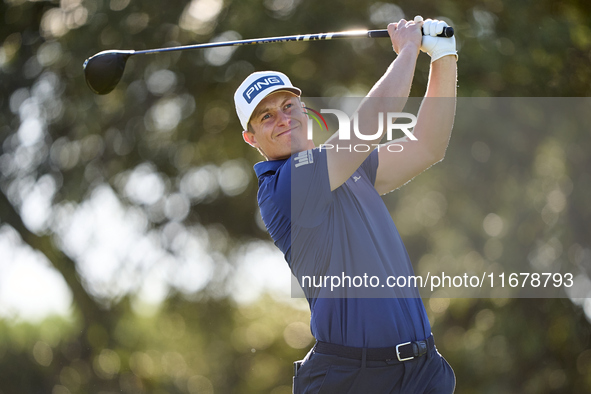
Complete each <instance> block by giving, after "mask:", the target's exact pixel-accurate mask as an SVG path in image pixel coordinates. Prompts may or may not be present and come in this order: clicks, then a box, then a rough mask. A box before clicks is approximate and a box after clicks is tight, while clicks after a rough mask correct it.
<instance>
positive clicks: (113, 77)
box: [83, 27, 454, 94]
mask: <svg viewBox="0 0 591 394" xmlns="http://www.w3.org/2000/svg"><path fill="white" fill-rule="evenodd" d="M453 35H454V29H453V27H445V28H444V30H443V32H442V33H441V34H439V37H452V36H453ZM358 37H366V38H378V37H389V35H388V30H386V29H384V30H361V31H344V32H335V33H319V34H300V35H294V36H283V37H268V38H255V39H249V40H237V41H221V42H210V43H206V44H195V45H184V46H176V47H169V48H157V49H146V50H141V51H134V50H111V51H103V52H99V53H97V54H96V55H94V56H92V57H90V58H88V59H86V61H85V62H84V66H83V68H84V77H85V79H86V83H87V84H88V87H90V90H92V91H93V92H94V93H96V94H107V93H110V92H111V91H112V90H113V89H115V86H117V84H118V83H119V81H120V80H121V76H122V75H123V71H124V70H125V63H126V62H127V59H128V58H129V57H130V56H132V55H145V54H149V53H159V52H172V51H184V50H187V49H203V48H216V47H225V46H237V45H249V44H267V43H272V42H286V41H320V40H334V39H337V38H358Z"/></svg>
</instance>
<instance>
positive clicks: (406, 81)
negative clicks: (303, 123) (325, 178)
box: [326, 19, 422, 190]
mask: <svg viewBox="0 0 591 394" xmlns="http://www.w3.org/2000/svg"><path fill="white" fill-rule="evenodd" d="M420 26H421V23H419V24H415V23H414V22H407V21H405V20H404V19H402V20H401V21H400V22H398V23H391V24H390V25H388V32H389V33H390V39H391V41H392V46H393V49H394V51H395V52H396V53H397V54H398V56H397V57H396V59H395V60H394V62H393V63H392V64H391V65H390V67H388V70H387V71H386V72H385V74H384V75H383V76H382V78H380V80H379V81H378V82H377V83H376V84H375V85H374V87H373V88H372V89H371V91H370V92H369V94H368V95H367V97H366V99H364V101H363V102H362V103H361V105H360V106H359V109H358V110H357V116H358V119H359V122H358V124H359V127H360V132H361V133H362V134H364V135H371V134H375V133H376V130H378V117H377V115H378V113H379V112H384V113H386V112H399V111H401V110H402V109H403V108H404V105H405V104H406V100H407V98H408V95H409V93H410V86H411V83H412V79H413V76H414V72H415V66H416V61H417V56H418V54H419V48H420V45H421V37H422V35H421V31H420ZM380 97H390V98H397V99H394V100H393V99H390V100H379V98H380ZM386 102H387V103H388V104H389V105H388V106H387V108H386ZM351 128H353V124H351ZM383 129H384V130H385V129H386V127H385V126H384V128H383ZM384 130H383V131H384ZM382 136H383V133H382V134H381V135H379V137H377V136H376V138H374V139H373V140H362V139H359V138H358V137H357V136H356V135H355V133H353V132H352V133H351V139H350V140H346V141H340V140H339V136H338V133H335V134H334V135H333V136H332V137H330V138H329V139H328V141H326V144H329V145H332V146H333V147H334V148H333V149H329V150H327V153H326V155H327V165H328V175H329V179H330V189H331V190H335V189H336V188H338V187H339V186H341V185H342V184H343V183H344V182H345V181H346V180H347V179H349V177H350V176H351V175H352V174H353V173H354V172H355V171H356V170H357V168H359V166H360V165H361V164H362V163H363V161H364V160H365V159H366V158H367V156H369V154H370V153H371V150H370V151H368V152H355V150H354V149H351V148H350V147H354V146H355V145H358V144H364V145H369V146H374V147H375V146H377V144H379V143H380V141H381V139H382Z"/></svg>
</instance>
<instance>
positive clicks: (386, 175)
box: [375, 55, 457, 194]
mask: <svg viewBox="0 0 591 394" xmlns="http://www.w3.org/2000/svg"><path fill="white" fill-rule="evenodd" d="M456 81H457V65H456V56H454V55H451V56H444V57H442V58H440V59H438V60H435V61H434V62H432V63H431V70H430V74H429V83H428V85H427V93H426V95H425V99H424V100H423V102H422V104H421V108H420V110H419V113H418V116H417V124H416V126H415V127H414V133H413V134H414V135H415V137H416V138H417V141H409V140H407V139H406V138H401V139H399V140H394V141H391V142H389V143H388V144H398V145H401V146H402V147H403V150H402V151H401V152H390V151H388V149H387V146H386V145H387V144H384V145H382V146H381V147H380V150H379V153H378V155H379V156H378V157H379V165H378V170H377V175H376V182H375V188H376V190H377V191H378V193H380V194H385V193H388V192H390V191H392V190H394V189H397V188H398V187H400V186H402V185H404V184H405V183H407V182H408V181H410V180H411V179H412V178H414V177H415V176H417V175H418V174H420V173H421V172H423V171H424V170H426V169H427V168H429V167H430V166H432V165H433V164H435V163H437V162H439V161H441V160H443V157H444V156H445V151H446V149H447V145H448V143H449V138H450V135H451V130H452V127H453V120H454V116H455V108H456V84H457V82H456ZM398 150H399V149H398Z"/></svg>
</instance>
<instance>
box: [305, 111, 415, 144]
mask: <svg viewBox="0 0 591 394" xmlns="http://www.w3.org/2000/svg"><path fill="white" fill-rule="evenodd" d="M304 109H306V110H307V112H306V115H308V139H309V140H312V139H313V133H314V132H313V129H314V122H316V124H317V125H318V126H319V127H320V130H322V129H325V130H327V131H328V124H327V122H326V119H324V116H322V114H332V115H335V116H336V117H337V120H338V122H339V128H338V131H337V132H338V136H339V141H349V140H351V124H353V133H354V134H355V136H356V137H357V138H358V139H360V140H363V141H372V140H375V139H376V138H379V137H380V136H381V135H382V134H383V132H384V123H385V124H386V139H387V140H388V141H392V140H393V139H394V137H393V132H394V130H401V131H402V132H403V133H404V134H405V136H406V137H408V139H410V140H412V141H417V140H418V139H417V137H415V135H414V134H413V132H412V131H411V129H413V128H414V127H415V126H416V124H417V117H416V116H415V115H413V114H411V113H407V112H387V113H386V114H384V113H383V112H379V113H378V114H377V116H378V130H377V131H376V132H375V133H374V134H362V133H361V132H360V131H359V116H358V114H357V112H355V114H354V115H353V119H351V118H350V117H349V115H347V114H346V113H345V112H343V111H340V110H338V109H321V110H320V112H318V111H315V110H313V109H312V108H308V107H304ZM397 119H409V120H410V122H408V123H396V120H397ZM323 126H324V127H323ZM371 145H373V146H374V147H378V149H379V146H380V145H378V144H371ZM386 146H387V149H388V151H389V152H402V150H403V146H402V145H400V144H387V145H386ZM319 148H320V150H322V149H336V150H337V151H339V150H348V151H351V150H354V151H355V152H368V151H369V150H371V149H372V147H371V146H370V145H368V144H355V145H349V146H342V145H338V146H334V145H332V144H320V146H319Z"/></svg>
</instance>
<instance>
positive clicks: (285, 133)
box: [275, 129, 292, 138]
mask: <svg viewBox="0 0 591 394" xmlns="http://www.w3.org/2000/svg"><path fill="white" fill-rule="evenodd" d="M291 130H292V129H289V130H285V131H282V132H281V133H279V134H277V135H276V136H275V138H277V137H281V136H282V135H288V134H291Z"/></svg>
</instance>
